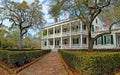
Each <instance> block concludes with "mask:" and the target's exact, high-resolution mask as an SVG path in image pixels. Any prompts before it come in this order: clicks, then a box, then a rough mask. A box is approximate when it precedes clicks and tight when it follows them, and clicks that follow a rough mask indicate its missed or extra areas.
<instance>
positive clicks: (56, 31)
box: [41, 17, 120, 49]
mask: <svg viewBox="0 0 120 75" xmlns="http://www.w3.org/2000/svg"><path fill="white" fill-rule="evenodd" d="M91 28H92V29H91V30H92V31H91V32H92V37H94V36H95V35H97V34H99V33H102V32H105V31H107V30H108V28H107V27H104V26H103V24H102V22H101V20H100V19H99V18H98V17H97V18H96V19H95V20H94V21H93V25H92V27H91ZM41 47H42V49H55V48H56V49H87V48H88V33H87V28H86V25H83V24H82V22H81V21H80V20H79V19H74V20H73V19H72V20H66V21H63V22H57V23H54V24H53V25H49V26H46V27H44V28H43V30H42V41H41ZM119 47H120V27H119V26H115V27H113V28H112V33H111V34H109V35H103V36H101V37H100V38H98V39H97V40H95V41H94V48H119Z"/></svg>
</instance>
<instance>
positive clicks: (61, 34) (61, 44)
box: [60, 25, 63, 49]
mask: <svg viewBox="0 0 120 75" xmlns="http://www.w3.org/2000/svg"><path fill="white" fill-rule="evenodd" d="M60 27H61V49H62V45H63V40H62V32H63V31H62V30H63V28H62V27H63V26H62V25H61V26H60Z"/></svg>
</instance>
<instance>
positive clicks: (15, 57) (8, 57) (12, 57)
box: [0, 50, 51, 67]
mask: <svg viewBox="0 0 120 75" xmlns="http://www.w3.org/2000/svg"><path fill="white" fill-rule="evenodd" d="M50 51H51V50H34V51H7V50H5V51H4V50H0V60H1V61H3V62H5V63H6V64H8V65H12V67H15V66H22V65H24V64H26V63H28V62H30V61H31V60H32V59H34V58H37V57H39V56H42V55H44V54H46V53H48V52H50Z"/></svg>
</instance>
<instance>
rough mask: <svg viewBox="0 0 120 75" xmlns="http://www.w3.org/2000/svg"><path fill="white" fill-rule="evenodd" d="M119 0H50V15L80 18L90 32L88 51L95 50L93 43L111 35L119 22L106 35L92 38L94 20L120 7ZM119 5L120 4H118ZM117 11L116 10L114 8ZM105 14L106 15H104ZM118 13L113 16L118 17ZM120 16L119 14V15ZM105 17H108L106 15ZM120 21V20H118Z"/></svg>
mask: <svg viewBox="0 0 120 75" xmlns="http://www.w3.org/2000/svg"><path fill="white" fill-rule="evenodd" d="M118 1H119V0H49V2H50V4H51V5H52V4H53V5H52V6H51V9H50V11H49V13H50V14H51V15H52V16H53V17H58V15H61V13H62V14H64V13H66V12H67V13H68V14H69V17H70V18H75V17H76V18H78V19H80V20H81V21H82V23H83V24H84V25H86V26H87V30H88V50H89V51H92V50H93V42H94V40H96V39H97V38H99V37H100V36H102V35H105V34H110V33H111V27H112V26H113V24H115V23H117V22H118V21H116V22H114V23H112V24H111V26H110V28H109V31H108V32H105V33H101V34H99V35H96V36H95V37H92V34H91V26H92V23H93V21H94V19H95V18H96V17H97V16H99V15H100V14H102V12H104V11H105V10H110V9H111V7H114V6H115V5H118V6H119V4H117V2H118ZM118 3H119V2H118ZM112 9H115V8H112ZM113 13H115V12H113ZM103 14H104V13H103ZM116 15H117V13H115V14H113V15H112V18H113V16H115V17H117V16H116ZM118 15H119V13H118ZM104 17H107V16H106V15H104ZM118 19H119V20H120V18H118Z"/></svg>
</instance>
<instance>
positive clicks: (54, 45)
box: [53, 38, 55, 48]
mask: <svg viewBox="0 0 120 75" xmlns="http://www.w3.org/2000/svg"><path fill="white" fill-rule="evenodd" d="M53 48H55V38H53Z"/></svg>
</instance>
